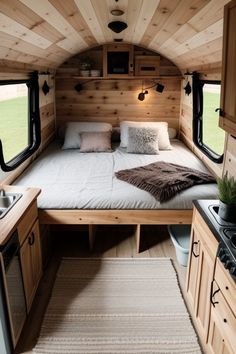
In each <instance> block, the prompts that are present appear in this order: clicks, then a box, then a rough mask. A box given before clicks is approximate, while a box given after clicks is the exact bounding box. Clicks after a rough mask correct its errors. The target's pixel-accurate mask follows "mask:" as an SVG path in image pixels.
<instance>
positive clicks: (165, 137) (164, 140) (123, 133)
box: [120, 120, 172, 150]
mask: <svg viewBox="0 0 236 354" xmlns="http://www.w3.org/2000/svg"><path fill="white" fill-rule="evenodd" d="M129 127H137V128H140V127H144V128H156V129H158V130H159V134H158V145H159V150H171V149H172V146H171V144H170V139H169V134H168V123H166V122H134V121H127V120H126V121H123V122H121V123H120V146H121V147H127V145H128V128H129Z"/></svg>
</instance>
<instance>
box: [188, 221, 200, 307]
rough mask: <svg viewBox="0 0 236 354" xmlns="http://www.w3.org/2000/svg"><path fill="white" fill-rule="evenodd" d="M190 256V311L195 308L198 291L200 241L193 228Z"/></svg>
mask: <svg viewBox="0 0 236 354" xmlns="http://www.w3.org/2000/svg"><path fill="white" fill-rule="evenodd" d="M190 245H191V248H190V254H189V263H188V275H187V294H188V302H189V304H190V306H191V308H192V309H194V308H195V305H194V304H195V299H196V294H197V289H198V272H199V270H198V269H199V256H200V240H199V238H198V233H197V232H196V230H195V228H194V226H193V227H192V231H191V242H190Z"/></svg>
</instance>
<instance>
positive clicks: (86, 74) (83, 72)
mask: <svg viewBox="0 0 236 354" xmlns="http://www.w3.org/2000/svg"><path fill="white" fill-rule="evenodd" d="M89 74H90V71H89V70H80V75H81V76H89Z"/></svg>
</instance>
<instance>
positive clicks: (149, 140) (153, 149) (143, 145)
mask: <svg viewBox="0 0 236 354" xmlns="http://www.w3.org/2000/svg"><path fill="white" fill-rule="evenodd" d="M127 152H130V153H135V154H149V155H154V154H159V147H158V129H155V128H145V127H129V128H128V144H127Z"/></svg>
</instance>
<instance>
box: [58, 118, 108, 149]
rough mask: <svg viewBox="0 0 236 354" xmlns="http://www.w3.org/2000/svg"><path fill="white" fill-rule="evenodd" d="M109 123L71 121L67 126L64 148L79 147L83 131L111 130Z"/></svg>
mask: <svg viewBox="0 0 236 354" xmlns="http://www.w3.org/2000/svg"><path fill="white" fill-rule="evenodd" d="M111 130H112V126H111V124H109V123H97V122H96V123H94V122H69V123H67V126H66V132H65V140H64V144H63V146H62V149H63V150H65V149H79V148H80V136H79V133H81V132H111Z"/></svg>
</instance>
